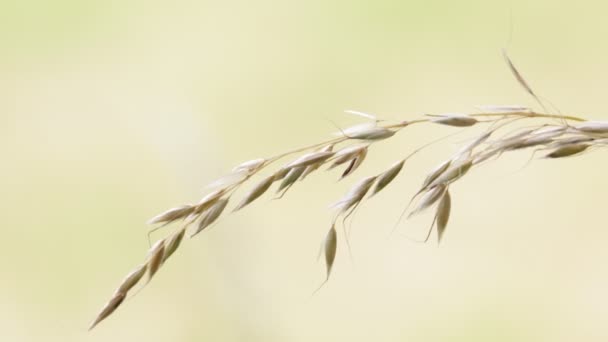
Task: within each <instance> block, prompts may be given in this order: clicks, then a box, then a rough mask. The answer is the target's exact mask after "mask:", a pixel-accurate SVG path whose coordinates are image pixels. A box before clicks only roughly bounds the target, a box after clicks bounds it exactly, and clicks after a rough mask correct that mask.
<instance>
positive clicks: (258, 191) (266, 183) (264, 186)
mask: <svg viewBox="0 0 608 342" xmlns="http://www.w3.org/2000/svg"><path fill="white" fill-rule="evenodd" d="M273 182H274V175H270V176H268V177H266V178H264V179H263V180H262V181H260V182H259V183H258V184H257V185H256V186H255V187H253V189H251V191H249V192H248V193H247V195H245V198H243V199H242V200H241V202H240V203H239V205H237V206H236V208H234V211H238V210H241V209H243V208H244V207H246V206H247V205H248V204H250V203H251V202H253V201H255V200H256V199H257V198H258V197H260V196H262V195H263V194H264V193H265V192H266V190H268V188H270V186H271V185H272V183H273Z"/></svg>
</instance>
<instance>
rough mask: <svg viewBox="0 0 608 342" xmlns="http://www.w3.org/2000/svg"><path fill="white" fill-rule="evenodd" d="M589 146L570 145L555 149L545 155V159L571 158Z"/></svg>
mask: <svg viewBox="0 0 608 342" xmlns="http://www.w3.org/2000/svg"><path fill="white" fill-rule="evenodd" d="M589 146H590V145H589V144H572V145H565V146H562V147H559V148H557V149H556V150H555V151H553V152H551V153H549V154H547V155H546V156H545V157H546V158H563V157H569V156H573V155H575V154H579V153H581V152H583V151H585V150H586V149H587V148H588V147H589Z"/></svg>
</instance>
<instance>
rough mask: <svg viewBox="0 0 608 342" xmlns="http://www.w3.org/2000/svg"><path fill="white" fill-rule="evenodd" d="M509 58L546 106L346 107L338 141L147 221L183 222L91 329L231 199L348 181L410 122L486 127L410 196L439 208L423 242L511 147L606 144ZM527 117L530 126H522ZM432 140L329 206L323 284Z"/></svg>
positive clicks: (547, 150) (260, 162) (223, 181)
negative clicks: (341, 252)
mask: <svg viewBox="0 0 608 342" xmlns="http://www.w3.org/2000/svg"><path fill="white" fill-rule="evenodd" d="M505 59H506V61H507V65H508V66H509V68H510V69H511V71H512V73H513V75H514V76H515V78H516V79H517V81H518V82H519V84H520V85H521V86H522V87H523V88H524V89H525V90H526V91H527V92H528V93H529V94H530V95H531V96H532V97H533V98H534V99H535V100H536V101H537V102H538V103H539V105H540V106H541V107H542V108H543V110H542V111H535V110H533V109H531V108H527V107H523V106H481V107H478V111H477V112H475V113H448V114H436V115H435V114H434V115H431V114H427V115H425V116H422V117H420V118H418V119H415V120H410V121H400V122H389V121H384V120H379V119H378V118H376V117H375V116H373V115H370V114H366V113H361V112H356V111H347V113H350V114H353V115H357V116H360V117H361V118H362V119H363V120H365V122H364V123H363V124H359V125H356V126H353V127H349V128H345V129H342V130H340V132H338V133H337V136H336V137H335V138H333V139H330V140H327V141H324V142H320V143H317V144H314V145H311V146H306V147H303V148H299V149H296V150H293V151H289V152H286V153H283V154H280V155H277V156H273V157H269V158H260V159H253V160H250V161H247V162H244V163H242V164H240V165H237V166H236V167H234V168H233V169H232V171H231V172H230V173H229V174H228V175H226V176H225V177H222V178H220V179H218V180H216V181H215V182H213V183H212V184H211V186H212V187H213V188H214V189H215V190H214V191H212V192H210V193H209V194H207V195H206V196H204V197H203V198H202V199H201V200H200V201H199V202H198V203H195V204H188V205H182V206H179V207H176V208H172V209H169V210H167V211H166V212H164V213H161V214H159V215H158V216H156V217H154V218H152V219H151V220H150V221H149V224H151V225H153V226H154V228H153V229H152V230H151V232H152V231H155V230H158V229H160V228H162V227H165V226H167V225H169V224H177V227H176V228H175V229H174V230H173V232H172V233H170V234H168V236H166V237H165V238H163V239H160V240H158V241H156V242H155V243H154V244H153V245H152V247H151V248H150V250H149V252H148V255H147V257H146V258H145V260H144V262H143V263H142V264H140V265H138V266H137V267H135V268H134V270H133V271H131V273H129V274H128V275H127V276H126V277H125V278H124V280H123V281H122V282H121V283H120V285H119V286H118V288H117V289H116V290H115V291H114V294H113V295H112V296H111V298H110V300H109V301H108V302H107V303H106V305H105V306H104V307H103V308H102V310H101V312H99V314H98V315H97V316H96V317H95V319H94V321H93V322H92V324H91V326H90V328H91V329H92V328H94V327H95V326H96V325H97V324H99V323H100V322H101V321H102V320H104V319H105V318H107V317H108V316H109V315H111V314H112V313H113V312H114V311H115V310H116V309H117V308H118V307H119V306H120V305H121V303H122V302H123V301H124V300H125V298H126V297H127V295H128V294H129V292H131V290H133V288H134V287H136V286H137V285H138V284H139V285H140V286H143V285H145V283H147V282H148V281H150V280H151V279H152V278H153V277H154V275H155V274H156V273H157V272H158V270H159V269H160V268H161V267H162V266H163V265H164V264H165V263H166V261H167V260H168V259H169V258H170V257H171V255H172V254H173V253H174V252H175V251H176V250H177V249H178V248H179V247H180V246H181V243H182V241H183V240H184V237H185V236H186V235H188V236H189V237H193V236H195V235H197V234H199V233H201V232H202V231H203V230H205V229H207V228H208V227H209V226H211V225H212V224H213V223H215V222H216V221H217V220H218V219H219V218H220V217H221V216H222V215H226V214H227V212H228V211H227V208H228V207H229V204H230V203H231V202H236V204H235V205H233V209H232V211H237V210H241V209H244V208H245V207H248V206H249V205H251V204H252V203H253V202H254V201H256V200H257V199H258V198H260V197H262V196H263V195H268V193H269V192H272V191H271V188H272V187H273V186H274V187H275V189H276V190H274V192H275V194H274V196H276V197H277V198H281V197H283V196H284V195H285V193H286V192H287V191H289V189H291V187H293V186H294V185H296V184H297V183H298V182H300V181H303V180H304V179H305V178H306V177H307V176H308V175H309V174H311V173H313V172H318V170H320V169H322V168H325V169H327V170H332V169H337V168H339V169H340V170H341V172H340V175H339V179H344V178H346V177H348V176H350V175H351V174H353V173H354V172H355V170H357V168H358V167H359V166H360V165H361V164H362V163H363V162H364V161H365V158H366V156H367V154H368V153H369V152H370V150H371V149H372V148H375V147H376V146H377V144H378V143H379V142H381V141H383V140H386V139H390V138H391V137H393V136H394V135H395V134H397V133H399V132H401V131H403V130H405V129H407V128H408V127H410V126H413V125H443V126H452V127H460V128H463V127H464V128H467V127H472V126H483V130H482V132H481V133H480V134H479V136H477V137H475V138H473V139H471V141H470V142H468V143H467V144H465V145H464V146H462V148H460V149H459V150H458V151H457V152H456V153H454V154H453V155H452V156H451V157H450V158H448V159H447V160H444V161H443V162H441V163H439V164H438V166H437V167H436V168H434V169H433V170H431V171H429V173H428V174H427V175H426V178H425V179H424V180H423V181H422V183H421V185H420V187H419V190H418V191H417V192H416V193H415V194H414V195H413V196H412V198H411V201H410V204H408V206H407V207H406V208H405V209H404V214H407V217H408V218H409V217H411V216H414V215H417V214H419V213H421V212H424V211H429V210H434V218H433V222H432V223H431V226H430V229H429V231H428V234H427V236H426V238H425V239H424V241H425V242H426V241H428V239H429V237H430V235H431V232H432V230H433V228H435V230H436V232H437V237H438V240H439V241H440V240H441V239H442V237H443V234H444V232H445V230H446V227H447V225H448V221H449V218H450V210H451V206H452V205H451V204H452V194H451V188H452V186H453V184H454V183H456V182H457V181H458V180H459V179H461V178H462V177H464V176H466V175H467V174H468V173H469V172H470V170H471V169H474V168H478V167H480V166H481V165H483V164H484V163H486V162H488V161H490V160H493V159H496V158H499V157H500V156H501V155H502V154H503V153H506V152H514V151H522V150H528V151H530V150H531V151H533V152H532V155H535V154H537V153H541V154H542V157H544V158H549V159H558V158H565V157H570V156H575V155H580V154H582V153H585V152H588V151H590V150H593V149H596V148H601V147H605V146H606V145H607V144H608V121H587V120H585V119H582V118H579V117H575V116H568V115H562V114H553V113H549V112H548V111H547V110H546V109H545V106H544V105H543V103H542V102H541V101H540V100H539V98H538V97H537V96H536V94H535V93H534V92H533V91H532V89H531V88H530V86H529V85H528V83H527V82H526V81H525V80H524V78H523V77H522V76H521V74H520V73H519V72H518V70H517V69H516V68H515V66H514V65H513V63H512V62H511V60H510V59H509V58H508V57H507V55H506V53H505ZM523 121H525V122H530V124H529V125H523V126H522V125H516V123H519V122H523ZM441 140H442V138H439V139H437V140H435V141H434V142H432V143H437V142H440V141H441ZM432 143H431V144H432ZM429 145H430V144H427V145H424V146H422V147H420V148H419V149H417V150H413V151H411V152H410V154H409V155H407V156H405V157H403V158H401V159H399V160H396V161H395V162H394V163H393V164H392V165H390V166H388V167H387V168H386V169H384V170H382V171H380V172H378V173H377V174H374V175H369V176H367V177H364V178H362V179H360V180H359V181H358V182H356V183H355V184H354V185H353V186H352V187H351V189H350V190H349V191H348V192H347V193H346V194H345V195H344V196H343V197H342V198H340V199H339V200H338V201H336V202H335V203H334V204H333V205H332V206H331V207H332V209H333V210H334V211H335V214H334V217H333V221H332V222H331V223H329V224H328V226H329V227H330V228H329V230H328V232H327V235H326V237H325V240H324V241H323V243H322V252H323V254H324V256H325V258H324V259H325V265H326V277H325V280H324V281H323V283H322V284H321V286H322V285H323V284H325V282H327V281H328V280H329V278H330V275H331V272H332V267H333V264H334V260H335V258H336V252H337V250H338V248H339V246H340V245H341V244H342V243H344V245H345V246H347V247H348V236H347V234H346V231H345V230H344V234H338V231H337V227H339V226H340V225H342V227H344V220H346V218H348V217H349V216H350V215H351V214H352V213H353V212H354V211H355V210H356V209H357V208H358V207H359V206H360V205H361V204H362V203H364V202H365V201H367V200H368V199H370V198H371V197H373V196H375V195H376V194H378V193H379V192H381V191H383V190H385V189H386V188H387V187H389V186H390V184H391V182H392V181H393V180H394V179H395V178H396V177H397V176H399V174H400V173H401V171H402V170H403V169H404V167H405V166H406V163H407V162H408V160H410V158H411V157H412V156H414V155H415V154H417V153H418V152H420V151H421V150H423V149H424V148H425V147H427V146H429ZM262 170H264V171H265V172H264V173H265V174H268V175H267V176H265V177H264V178H262V179H261V180H259V181H257V182H254V176H256V175H260V174H261V173H262ZM250 183H251V184H250ZM243 187H246V188H245V189H244V190H245V191H244V193H242V194H237V191H238V190H241V189H242V188H243ZM271 196H272V195H271ZM410 207H411V208H410ZM402 216H403V215H402ZM341 240H343V241H342V242H341ZM144 278H146V280H144ZM319 288H320V287H319Z"/></svg>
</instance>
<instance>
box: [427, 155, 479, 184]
mask: <svg viewBox="0 0 608 342" xmlns="http://www.w3.org/2000/svg"><path fill="white" fill-rule="evenodd" d="M472 166H473V159H471V158H469V159H466V160H463V161H461V162H459V163H456V164H454V165H452V166H451V167H449V168H448V169H447V170H446V171H445V172H444V173H442V174H441V175H439V176H438V177H437V178H436V179H435V180H434V181H433V182H432V183H431V184H430V185H429V188H432V187H435V186H437V185H439V184H445V185H447V184H451V183H453V182H455V181H456V180H458V179H459V178H461V177H462V176H464V175H465V174H466V173H467V172H468V171H469V170H470V169H471V167H472Z"/></svg>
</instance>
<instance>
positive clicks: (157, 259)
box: [148, 240, 165, 281]
mask: <svg viewBox="0 0 608 342" xmlns="http://www.w3.org/2000/svg"><path fill="white" fill-rule="evenodd" d="M164 254H165V240H158V241H157V242H156V243H155V244H154V246H152V248H150V251H149V252H148V281H149V280H150V279H152V277H153V276H154V274H156V271H158V269H159V268H160V266H161V265H162V263H163V259H164V257H163V256H164Z"/></svg>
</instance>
